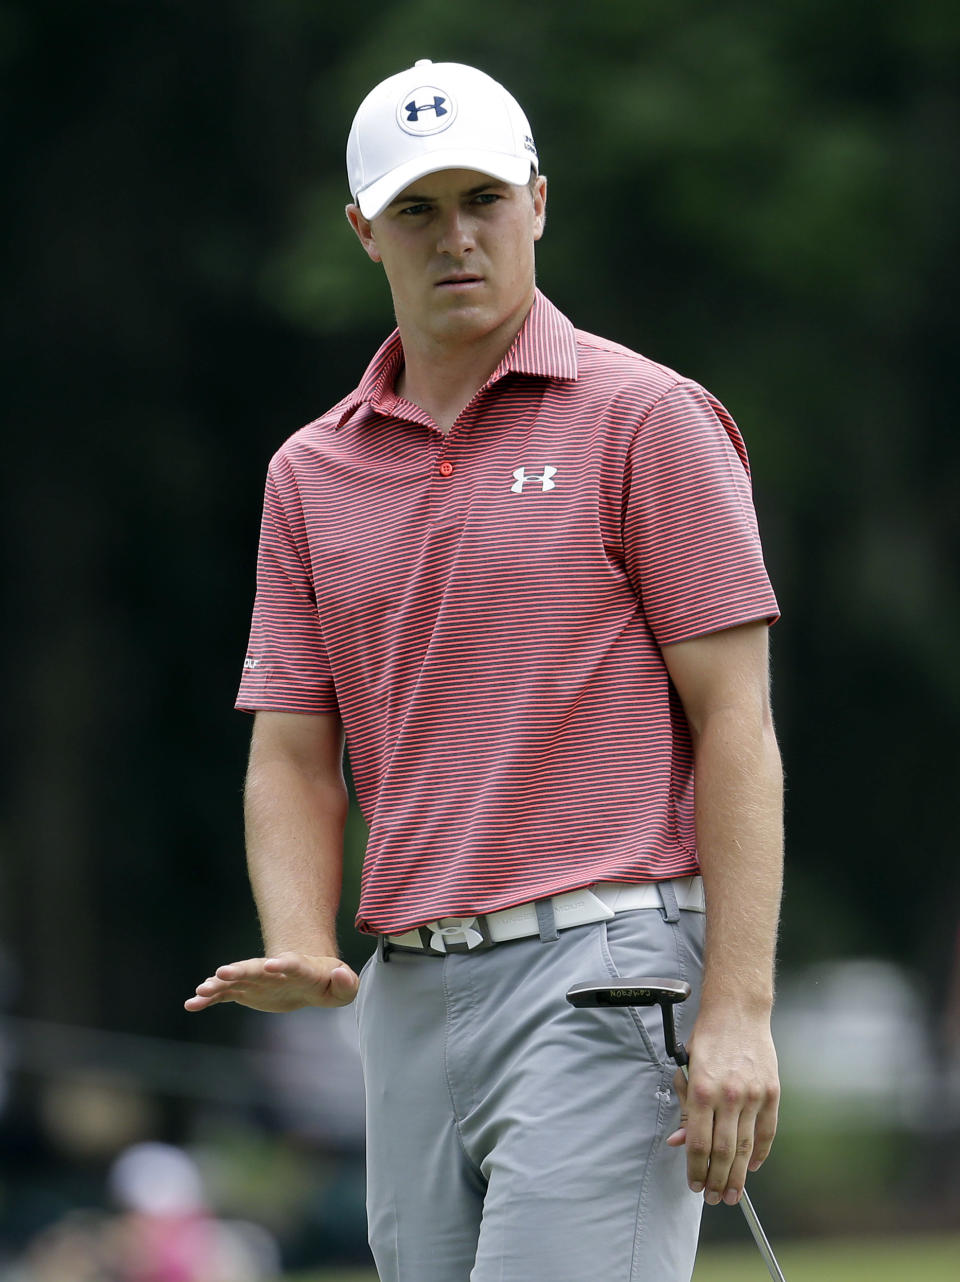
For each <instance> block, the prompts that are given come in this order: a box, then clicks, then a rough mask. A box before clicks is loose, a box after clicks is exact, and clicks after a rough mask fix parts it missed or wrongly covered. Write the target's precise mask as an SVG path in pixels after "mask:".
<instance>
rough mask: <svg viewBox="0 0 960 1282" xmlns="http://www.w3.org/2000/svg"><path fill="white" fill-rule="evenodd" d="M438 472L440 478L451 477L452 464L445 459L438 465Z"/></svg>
mask: <svg viewBox="0 0 960 1282" xmlns="http://www.w3.org/2000/svg"><path fill="white" fill-rule="evenodd" d="M439 470H440V475H441V476H453V464H452V463H448V462H447V460H446V459H444V460H443V462H442V463H441V464H440V469H439Z"/></svg>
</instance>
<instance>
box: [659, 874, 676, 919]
mask: <svg viewBox="0 0 960 1282" xmlns="http://www.w3.org/2000/svg"><path fill="white" fill-rule="evenodd" d="M657 892H658V893H659V895H660V902H661V904H663V908H661V910H660V911H661V912H662V913H663V920H664V921H679V920H680V905H679V904H678V903H677V892H676V889H675V887H674V884H673V882H672V881H658V882H657Z"/></svg>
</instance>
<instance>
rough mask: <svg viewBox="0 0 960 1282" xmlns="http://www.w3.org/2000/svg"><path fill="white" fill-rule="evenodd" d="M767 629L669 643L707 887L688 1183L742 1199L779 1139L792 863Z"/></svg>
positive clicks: (685, 1136) (685, 1133)
mask: <svg viewBox="0 0 960 1282" xmlns="http://www.w3.org/2000/svg"><path fill="white" fill-rule="evenodd" d="M767 631H768V629H767V626H766V624H765V623H754V624H747V625H745V626H743V627H737V628H730V629H729V630H727V631H723V632H714V633H710V634H709V635H707V636H703V637H697V638H695V639H694V640H692V641H683V642H679V643H677V644H675V645H669V646H665V647H664V648H663V657H664V661H665V663H666V665H667V669H668V671H669V673H670V677H671V680H672V681H673V684H674V686H675V687H676V690H677V692H678V694H679V696H680V699H681V701H682V703H683V707H684V711H685V713H686V716H687V720H688V722H689V724H690V730H691V734H692V736H693V746H694V757H695V767H694V780H695V790H696V796H695V804H696V828H697V845H698V850H699V857H700V866H701V871H702V873H703V881H704V889H705V892H706V904H707V916H706V945H705V955H704V978H703V992H702V996H701V1001H700V1011H699V1014H698V1016H697V1020H696V1024H695V1025H694V1030H693V1033H692V1035H691V1037H690V1039H689V1050H690V1066H689V1071H690V1081H689V1085H687V1083H686V1082H685V1080H684V1079H683V1076H682V1074H678V1075H677V1081H676V1085H677V1090H678V1092H679V1094H680V1095H681V1098H682V1099H683V1100H684V1111H683V1126H682V1128H681V1130H679V1131H678V1132H676V1133H675V1134H674V1135H673V1136H671V1137H670V1140H669V1141H668V1142H670V1143H673V1144H675V1145H676V1144H682V1143H685V1144H686V1148H687V1179H688V1182H689V1184H690V1187H691V1188H692V1189H694V1190H696V1191H699V1190H700V1189H701V1188H702V1189H704V1191H705V1198H706V1201H707V1202H709V1203H711V1204H713V1203H716V1202H719V1201H720V1200H721V1198H722V1199H723V1200H724V1201H725V1202H728V1203H730V1204H731V1205H733V1204H734V1203H736V1202H737V1201H738V1200H739V1198H740V1195H741V1193H742V1191H743V1186H744V1183H745V1181H746V1176H747V1171H748V1169H749V1170H756V1169H757V1168H758V1167H759V1166H760V1164H761V1163H762V1162H763V1161H764V1159H765V1158H766V1156H767V1154H768V1153H769V1151H770V1146H771V1144H772V1143H773V1137H774V1134H775V1132H776V1126H777V1109H778V1104H779V1098H780V1085H779V1079H778V1074H777V1057H776V1052H775V1050H774V1046H773V1040H772V1038H771V1035H770V1013H771V1009H772V1006H773V972H774V958H775V950H776V937H777V922H778V918H779V911H780V894H781V884H782V869H783V775H782V771H781V766H780V754H779V751H778V749H777V743H776V738H775V736H774V730H773V722H772V719H771V715H770V703H769V677H768V658H767V653H768V650H767Z"/></svg>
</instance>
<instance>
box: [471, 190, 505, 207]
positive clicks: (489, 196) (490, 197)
mask: <svg viewBox="0 0 960 1282" xmlns="http://www.w3.org/2000/svg"><path fill="white" fill-rule="evenodd" d="M499 199H500V197H499V196H498V195H497V193H496V192H495V191H481V192H480V193H479V194H478V195H477V196H475V197H474V200H475V201H477V202H478V203H479V204H481V205H492V204H494V203H495V202H496V201H498V200H499Z"/></svg>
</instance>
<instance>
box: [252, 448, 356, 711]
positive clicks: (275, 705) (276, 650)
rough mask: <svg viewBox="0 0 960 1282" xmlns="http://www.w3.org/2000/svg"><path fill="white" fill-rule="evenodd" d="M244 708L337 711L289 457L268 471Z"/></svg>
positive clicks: (306, 542) (305, 535)
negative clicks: (288, 461)
mask: <svg viewBox="0 0 960 1282" xmlns="http://www.w3.org/2000/svg"><path fill="white" fill-rule="evenodd" d="M236 707H237V708H239V709H240V710H241V711H243V712H258V711H268V710H269V711H273V712H309V713H327V712H335V711H337V698H336V692H335V690H334V685H333V676H332V674H331V671H330V664H329V660H328V658H327V653H326V647H325V646H324V642H323V634H322V630H321V626H320V618H319V614H318V611H317V599H316V593H315V590H314V584H313V577H312V575H311V572H310V549H309V542H308V539H307V534H306V528H305V525H304V519H303V509H302V506H301V503H300V495H299V491H298V489H297V483H296V478H295V477H294V475H293V472H292V469H291V468H290V466H289V464H288V463H287V462H286V461H285V459H284V458H283V455H282V454H278V455H277V456H276V457H275V458H274V459H273V462H272V463H271V464H270V470H269V472H268V474H267V485H266V492H265V494H264V501H263V522H262V525H261V528H260V549H259V553H258V556H257V596H256V601H255V602H254V607H253V622H252V625H251V628H250V644H249V647H248V649H247V655H246V658H245V659H244V661H243V676H242V679H241V681H240V690H239V693H238V695H237V701H236Z"/></svg>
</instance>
